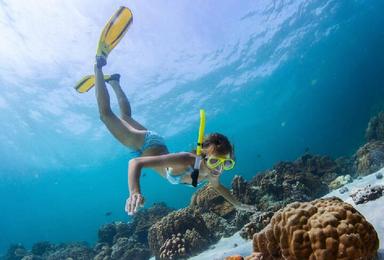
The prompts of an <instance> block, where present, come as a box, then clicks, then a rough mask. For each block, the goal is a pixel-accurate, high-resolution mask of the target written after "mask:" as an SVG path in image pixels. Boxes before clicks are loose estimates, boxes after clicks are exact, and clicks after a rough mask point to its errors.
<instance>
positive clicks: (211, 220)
mask: <svg viewBox="0 0 384 260" xmlns="http://www.w3.org/2000/svg"><path fill="white" fill-rule="evenodd" d="M202 217H203V219H204V222H205V224H206V226H207V228H208V230H209V231H210V232H211V234H212V235H213V236H214V238H215V240H218V239H220V238H221V237H229V236H231V235H233V234H234V233H235V232H236V231H237V227H236V226H234V225H231V224H230V223H229V222H228V221H227V220H226V219H224V218H222V217H220V216H219V215H217V214H215V213H213V212H211V213H203V214H202Z"/></svg>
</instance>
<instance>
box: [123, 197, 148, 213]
mask: <svg viewBox="0 0 384 260" xmlns="http://www.w3.org/2000/svg"><path fill="white" fill-rule="evenodd" d="M143 205H144V197H143V196H142V195H141V194H140V193H138V192H135V193H133V194H131V195H130V196H129V198H128V199H127V201H126V202H125V212H127V213H128V215H133V214H135V213H136V212H137V210H138V209H139V207H142V206H143Z"/></svg>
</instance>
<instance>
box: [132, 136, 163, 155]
mask: <svg viewBox="0 0 384 260" xmlns="http://www.w3.org/2000/svg"><path fill="white" fill-rule="evenodd" d="M158 146H161V147H165V148H167V146H166V144H165V141H164V138H163V137H161V136H160V135H159V134H158V133H156V132H154V131H147V132H146V133H145V137H144V143H143V146H142V147H141V148H140V149H138V150H136V151H133V152H131V154H132V156H134V157H139V156H141V155H142V154H143V152H144V151H145V150H147V149H149V148H152V147H158Z"/></svg>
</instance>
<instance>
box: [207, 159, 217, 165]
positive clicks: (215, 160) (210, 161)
mask: <svg viewBox="0 0 384 260" xmlns="http://www.w3.org/2000/svg"><path fill="white" fill-rule="evenodd" d="M208 162H209V163H210V164H211V165H215V164H217V163H218V162H219V159H217V158H209V159H208Z"/></svg>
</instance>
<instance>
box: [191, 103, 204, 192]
mask: <svg viewBox="0 0 384 260" xmlns="http://www.w3.org/2000/svg"><path fill="white" fill-rule="evenodd" d="M204 130H205V111H204V109H200V127H199V137H198V139H197V148H196V155H197V156H196V160H195V165H194V166H193V172H192V174H191V178H192V186H193V187H196V186H197V180H198V179H199V170H200V162H201V148H203V139H204Z"/></svg>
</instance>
